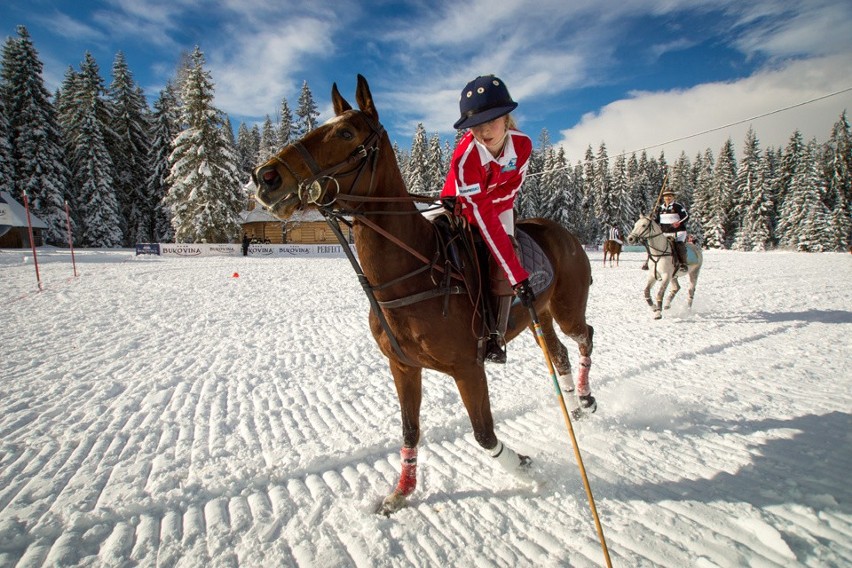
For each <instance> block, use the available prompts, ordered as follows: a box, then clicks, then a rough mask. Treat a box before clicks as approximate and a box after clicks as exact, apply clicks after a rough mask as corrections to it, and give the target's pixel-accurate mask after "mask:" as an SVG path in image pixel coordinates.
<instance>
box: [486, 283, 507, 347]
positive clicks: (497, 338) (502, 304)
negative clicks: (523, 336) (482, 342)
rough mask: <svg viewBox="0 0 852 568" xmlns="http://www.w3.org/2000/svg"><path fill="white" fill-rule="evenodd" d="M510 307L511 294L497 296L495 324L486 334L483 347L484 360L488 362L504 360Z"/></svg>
mask: <svg viewBox="0 0 852 568" xmlns="http://www.w3.org/2000/svg"><path fill="white" fill-rule="evenodd" d="M511 309H512V296H499V297H498V298H497V325H496V326H495V328H494V330H493V331H492V332H491V334H490V335H489V336H488V344H487V345H486V347H485V360H486V361H488V362H490V363H505V362H506V340H505V339H504V336H505V335H506V328H507V327H508V325H509V312H510V311H511Z"/></svg>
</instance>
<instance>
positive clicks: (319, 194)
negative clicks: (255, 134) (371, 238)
mask: <svg viewBox="0 0 852 568" xmlns="http://www.w3.org/2000/svg"><path fill="white" fill-rule="evenodd" d="M363 118H365V119H366V120H367V123H368V124H369V125H370V128H371V130H372V132H371V133H370V135H369V136H368V137H367V138H366V139H365V140H364V142H363V143H362V144H360V145H359V146H358V147H357V148H356V149H355V151H353V152H352V153H351V154H350V155H349V156H348V157H347V158H346V159H345V160H343V161H341V162H339V163H338V164H335V165H333V166H329V167H327V168H325V169H320V167H319V166H318V165H317V163H316V160H314V158H313V156H311V154H310V152H309V151H308V150H307V148H305V147H304V146H303V145H302V144H301V143H300V142H296V143H294V144H293V145H292V146H293V147H294V148H295V149H296V150H297V151H298V152H299V154H300V155H301V157H302V159H303V161H304V163H305V165H307V167H308V168H309V169H310V171H311V177H309V178H305V179H302V178H301V177H299V175H298V174H297V173H296V172H295V171H294V170H293V168H291V167H290V165H289V164H288V163H287V162H286V161H285V160H282V159H281V158H280V157H278V156H277V155H276V156H275V157H274V159H275V161H277V162H278V163H280V164H282V165H283V166H284V167H285V168H287V170H288V172H289V173H290V174H291V175H292V176H293V177H294V179H295V180H296V181H297V183H298V187H299V199H300V200H301V201H302V202H307V203H311V204H313V205H315V206H316V207H317V209H318V210H319V212H320V213H321V214H322V216H323V217H324V218H325V221H326V223H327V224H328V226H329V228H331V230H332V233H334V236H335V237H336V238H337V240H338V242H339V243H340V245H341V247H342V248H343V251H344V253H345V254H346V257H347V258H348V259H349V263H350V264H351V265H352V268H353V270H354V271H355V275H356V276H357V277H358V282H359V283H360V284H361V288H362V289H363V290H364V292H365V294H366V295H367V299H368V301H369V302H370V306H371V308H372V310H373V312H374V313H375V314H376V317H377V318H378V320H379V324H380V325H381V327H382V330H383V331H384V332H385V335H387V337H388V341H389V342H390V344H391V347H392V348H393V350H394V352H395V353H396V355H397V356H398V357H399V359H400V361H402V362H403V363H404V364H406V365H409V366H412V367H418V366H419V365H418V364H417V363H415V362H414V361H412V360H411V359H410V358H409V357H408V356H407V355H406V354H405V353H404V352H403V351H402V347H401V346H400V345H399V342H398V341H397V339H396V337H395V336H394V334H393V332H392V331H391V329H390V325H389V324H388V322H387V318H386V317H385V314H384V311H383V309H382V308H386V309H392V308H399V307H403V306H408V305H411V304H415V303H417V302H422V301H425V300H428V299H431V298H435V297H439V296H444V298H445V301H444V315H445V316H446V313H447V312H446V310H447V303H448V300H449V296H450V295H454V294H465V293H468V290H467V287H466V286H463V285H450V280H451V279H455V280H458V281H461V282H464V277H463V276H462V275H460V274H458V273H457V272H456V271H454V270H452V268H451V266H450V264H449V261H447V263H446V264H447V267H446V268H445V267H443V266H441V265H440V264H439V263H438V260H439V257H440V251H441V247H440V246H439V247H438V249H437V251H436V253H435V258H433V259H431V260H430V259H428V258H427V257H426V256H424V255H423V254H422V253H420V252H419V251H417V250H415V249H414V248H412V247H411V246H409V245H408V244H407V243H405V242H403V241H402V240H400V239H399V238H398V237H396V236H394V235H392V234H391V233H389V232H388V231H387V230H385V229H383V228H382V227H381V226H379V225H378V224H377V223H375V222H374V221H372V220H371V219H369V218H368V217H367V215H368V214H385V215H391V214H397V215H398V214H406V215H409V214H418V213H419V212H418V211H416V210H415V211H413V212H409V211H371V212H365V211H358V210H357V209H352V210H340V211H335V210H334V209H333V206H334V205H335V202H337V201H353V202H357V203H394V202H409V203H410V202H414V201H428V202H432V201H434V200H432V199H429V198H425V197H419V196H414V195H409V196H407V197H378V196H374V195H372V194H373V192H374V190H375V183H376V169H377V163H378V156H379V145H380V142H381V137H382V135H383V134H384V128H383V127H382V126H381V125H380V124H378V123H376V122H375V121H373V120H372V119H371V118H370V117H368V116H367V115H363ZM350 164H356V166H355V167H353V168H352V169H351V170H349V171H346V172H342V173H339V172H340V170H341V169H342V168H344V167H346V166H349V165H350ZM368 166H369V168H370V183H369V186H368V189H367V195H352V194H351V193H344V194H341V193H340V191H339V189H340V182H339V180H338V178H340V177H344V176H349V175H352V174H356V175H355V179H354V180H353V181H352V184H351V185H350V186H349V191H350V192H351V191H353V190H354V189H355V188H356V187H357V185H358V182H359V180H360V179H361V175H362V174H363V173H364V170H365V168H367V167H368ZM320 180H328V181H326V182H325V184H321V183H320ZM331 183H334V186H335V188H336V191H335V192H334V195H333V196H332V197H331V199H324V198H325V197H326V193H327V192H328V188H329V186H330V184H331ZM347 214H348V215H351V216H352V217H353V218H354V219H355V220H357V221H359V222H361V223H363V224H364V225H366V226H367V227H369V228H370V229H372V230H373V231H375V232H376V233H378V234H379V235H381V236H382V237H384V238H386V239H388V240H389V241H391V242H392V243H394V244H395V245H397V246H398V247H400V248H401V249H403V250H405V251H406V252H408V253H409V254H411V255H412V256H414V257H415V258H417V259H418V260H420V261H421V262H422V263H423V266H422V267H420V268H418V269H415V270H413V271H411V272H409V273H408V274H404V275H403V276H400V277H398V278H395V279H393V280H391V281H389V282H385V283H383V284H378V285H373V284H371V283H370V281H369V279H368V278H367V276H366V275H365V274H364V270H363V268H362V267H361V265H360V263H359V262H358V260H357V259H356V258H355V255H354V253H353V252H352V250H351V248H350V247H349V243H348V241H347V239H346V237H345V236H344V235H343V232H342V231H341V230H340V225H339V223H340V222H343V223H345V224H346V225H349V226H351V223H350V222H349V221H347V220H346V219H345V218H344V215H347ZM436 234H437V230H436ZM436 238H439V237H436ZM439 240H440V239H439ZM428 271H438V272H441V273H443V275H444V276H443V278H442V279H441V283H440V285H438V286H437V287H435V288H433V289H431V290H426V291H423V292H419V293H416V294H412V295H409V296H405V297H402V298H397V299H395V300H389V301H379V300H377V299H376V295H375V292H376V291H377V290H383V289H386V288H389V287H391V286H393V285H395V284H399V283H400V282H403V281H405V280H407V279H408V278H412V277H415V276H418V275H420V274H423V273H425V272H428ZM432 280H433V283H434V282H435V280H434V278H433V279H432Z"/></svg>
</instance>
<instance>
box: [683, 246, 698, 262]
mask: <svg viewBox="0 0 852 568" xmlns="http://www.w3.org/2000/svg"><path fill="white" fill-rule="evenodd" d="M686 263H687V264H698V255H697V254H695V249H694V248H692V247H691V246H690V245H687V246H686Z"/></svg>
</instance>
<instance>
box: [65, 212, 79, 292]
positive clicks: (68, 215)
mask: <svg viewBox="0 0 852 568" xmlns="http://www.w3.org/2000/svg"><path fill="white" fill-rule="evenodd" d="M65 223H66V225H67V226H68V246H69V247H71V266H73V267H74V278H76V277H77V261H76V260H75V259H74V239H73V238H71V213H69V212H68V200H67V199H66V200H65Z"/></svg>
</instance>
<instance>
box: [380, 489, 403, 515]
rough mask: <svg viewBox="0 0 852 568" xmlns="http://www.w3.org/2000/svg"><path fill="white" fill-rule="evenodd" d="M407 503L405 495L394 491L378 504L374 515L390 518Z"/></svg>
mask: <svg viewBox="0 0 852 568" xmlns="http://www.w3.org/2000/svg"><path fill="white" fill-rule="evenodd" d="M407 503H408V499H406V497H405V495H403V494H402V493H399V492H397V491H394V492H393V493H391V494H390V495H388V496H387V497H385V498H384V500H383V501H382V502H381V503H380V504H379V506H378V507H377V508H376V514H379V515H384V516H385V517H390V516H391V515H392V514H394V513H396V512H397V511H399V510H400V509H402V508H403V507H405V505H406V504H407Z"/></svg>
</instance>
